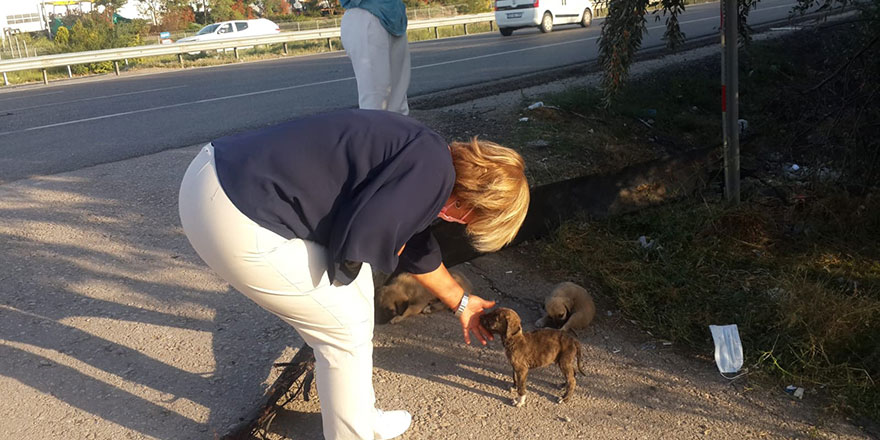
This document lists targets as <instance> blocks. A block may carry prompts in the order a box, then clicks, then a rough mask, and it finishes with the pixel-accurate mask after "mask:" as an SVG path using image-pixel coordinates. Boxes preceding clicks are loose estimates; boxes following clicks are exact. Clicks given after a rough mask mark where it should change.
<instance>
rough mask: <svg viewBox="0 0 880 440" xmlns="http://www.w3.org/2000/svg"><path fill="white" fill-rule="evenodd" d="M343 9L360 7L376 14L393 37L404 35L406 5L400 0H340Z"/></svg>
mask: <svg viewBox="0 0 880 440" xmlns="http://www.w3.org/2000/svg"><path fill="white" fill-rule="evenodd" d="M340 2H341V3H342V7H343V8H345V9H352V8H361V9H365V10H367V11H368V12H369V13H371V14H373V15H375V16H376V18H378V19H379V22H381V23H382V27H384V28H385V30H386V31H388V33H389V34H391V35H394V36H395V37H400V36H403V35H406V5H404V4H403V2H402V1H401V0H340Z"/></svg>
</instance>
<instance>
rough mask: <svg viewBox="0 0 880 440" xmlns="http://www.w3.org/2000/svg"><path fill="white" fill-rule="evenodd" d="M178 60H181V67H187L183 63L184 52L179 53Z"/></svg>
mask: <svg viewBox="0 0 880 440" xmlns="http://www.w3.org/2000/svg"><path fill="white" fill-rule="evenodd" d="M177 60H178V61H180V68H181V69H185V68H186V66H184V65H183V54H182V53H179V54H177Z"/></svg>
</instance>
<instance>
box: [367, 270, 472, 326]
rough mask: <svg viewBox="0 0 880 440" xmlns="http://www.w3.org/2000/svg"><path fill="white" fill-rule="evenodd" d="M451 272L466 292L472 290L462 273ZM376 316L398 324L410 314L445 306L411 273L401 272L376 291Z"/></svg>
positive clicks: (432, 310) (379, 320)
mask: <svg viewBox="0 0 880 440" xmlns="http://www.w3.org/2000/svg"><path fill="white" fill-rule="evenodd" d="M449 274H450V275H452V278H454V279H455V281H456V282H458V284H459V285H461V287H462V288H463V289H464V291H465V292H472V291H473V285H472V284H471V282H470V281H469V280H468V279H467V277H465V276H464V275H463V274H462V273H460V272H458V271H454V270H451V271H449ZM376 303H377V306H376V316H377V320H378V322H380V323H385V322H391V323H392V324H397V323H399V322H400V321H403V320H404V319H406V318H407V317H409V316H413V315H418V314H419V313H425V314H428V313H432V312H434V311H436V310H441V309H443V308H444V306H443V304H442V303H441V302H440V301H439V300H438V299H437V298H436V297H434V295H432V294H431V292H428V289H425V288H424V286H422V285H421V284H420V283H419V282H418V281H416V279H415V277H413V276H412V274H410V273H406V272H404V273H401V274H400V275H398V276H397V277H395V278H394V279H392V280H391V282H389V283H388V284H387V285H385V286H382V287H380V288H379V289H378V290H377V291H376Z"/></svg>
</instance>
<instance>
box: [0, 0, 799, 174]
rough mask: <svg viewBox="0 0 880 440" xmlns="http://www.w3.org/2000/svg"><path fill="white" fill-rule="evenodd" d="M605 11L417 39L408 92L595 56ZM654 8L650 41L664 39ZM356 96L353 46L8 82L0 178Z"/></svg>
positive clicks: (755, 19) (773, 0)
mask: <svg viewBox="0 0 880 440" xmlns="http://www.w3.org/2000/svg"><path fill="white" fill-rule="evenodd" d="M793 4H794V2H793V1H791V0H763V1H762V2H761V3H760V5H759V7H758V9H757V10H754V11H752V13H751V16H750V24H752V25H757V24H761V23H766V22H770V21H775V20H779V19H783V18H785V17H786V16H787V15H788V14H789V11H790V8H791V6H792V5H793ZM718 10H719V5H718V3H707V4H702V5H694V6H691V7H688V9H687V12H686V13H685V14H684V15H683V16H682V17H681V18H680V21H681V26H682V29H683V31H684V32H685V34H686V35H687V37H688V38H695V37H700V36H706V35H714V34H717V33H718V29H717V27H718V23H719V17H718V15H719V14H718V13H719V11H718ZM601 25H602V19H597V20H594V22H593V26H591V27H590V28H587V29H583V28H581V27H579V26H559V27H557V28H556V29H555V30H554V31H553V32H552V33H550V34H541V33H540V32H539V31H538V30H537V29H524V30H519V31H516V32H515V33H514V34H513V36H511V37H502V36H501V35H500V34H498V33H488V34H480V35H473V36H468V37H460V38H450V39H443V40H433V41H425V42H419V43H413V44H412V45H411V53H412V65H413V73H412V83H411V86H410V95H411V96H418V95H422V94H426V93H431V92H436V91H441V90H448V89H452V88H456V87H461V86H467V85H473V84H477V83H480V82H482V81H488V80H497V79H503V78H515V77H516V76H517V75H522V74H525V73H533V72H539V71H542V70H546V69H550V68H555V67H560V66H565V65H570V64H575V63H583V62H588V61H591V60H595V59H596V56H597V53H598V45H597V44H596V41H597V40H598V37H599V32H600V29H601ZM663 28H664V24H663V21H656V22H655V21H654V20H653V18H649V23H648V30H649V33H648V35H646V36H645V39H644V42H643V47H645V48H650V47H656V46H658V45H662V44H663V42H662V41H661V37H662V35H663ZM356 105H357V88H356V84H355V81H354V74H353V72H352V68H351V64H350V62H349V60H348V58H347V57H346V56H345V54H344V52H335V53H329V54H321V55H313V56H304V57H291V58H283V59H277V60H269V61H261V62H252V63H240V64H232V65H226V66H218V67H210V68H198V69H186V70H174V71H167V72H160V73H148V74H138V73H131V74H126V75H124V76H122V77H114V76H109V75H108V76H103V77H98V78H90V79H83V80H73V81H63V82H58V83H55V84H51V85H50V86H42V85H40V86H27V87H18V88H13V89H10V90H7V91H2V92H0V183H7V182H11V181H15V180H18V179H23V178H27V177H30V176H34V175H47V174H55V173H59V172H64V171H70V170H76V169H80V168H84V167H87V166H91V165H96V164H100V163H107V162H113V161H118V160H124V159H129V158H133V157H139V156H143V155H147V154H152V153H156V152H159V151H163V150H166V149H169V148H178V147H182V146H186V145H192V144H197V143H201V142H208V141H210V140H211V139H215V138H217V137H220V136H223V135H226V134H229V133H234V132H238V131H242V130H246V129H251V128H256V127H260V126H264V125H270V124H273V123H277V122H280V121H284V120H288V119H290V118H293V117H296V116H301V115H306V114H312V113H319V112H324V111H328V110H331V109H336V108H345V107H353V106H356Z"/></svg>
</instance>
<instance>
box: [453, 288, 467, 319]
mask: <svg viewBox="0 0 880 440" xmlns="http://www.w3.org/2000/svg"><path fill="white" fill-rule="evenodd" d="M467 303H468V294H467V292H465V293H464V295H463V296H462V297H461V302H460V303H458V310H456V311H455V316H461V314H462V313H464V309H466V308H467Z"/></svg>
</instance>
